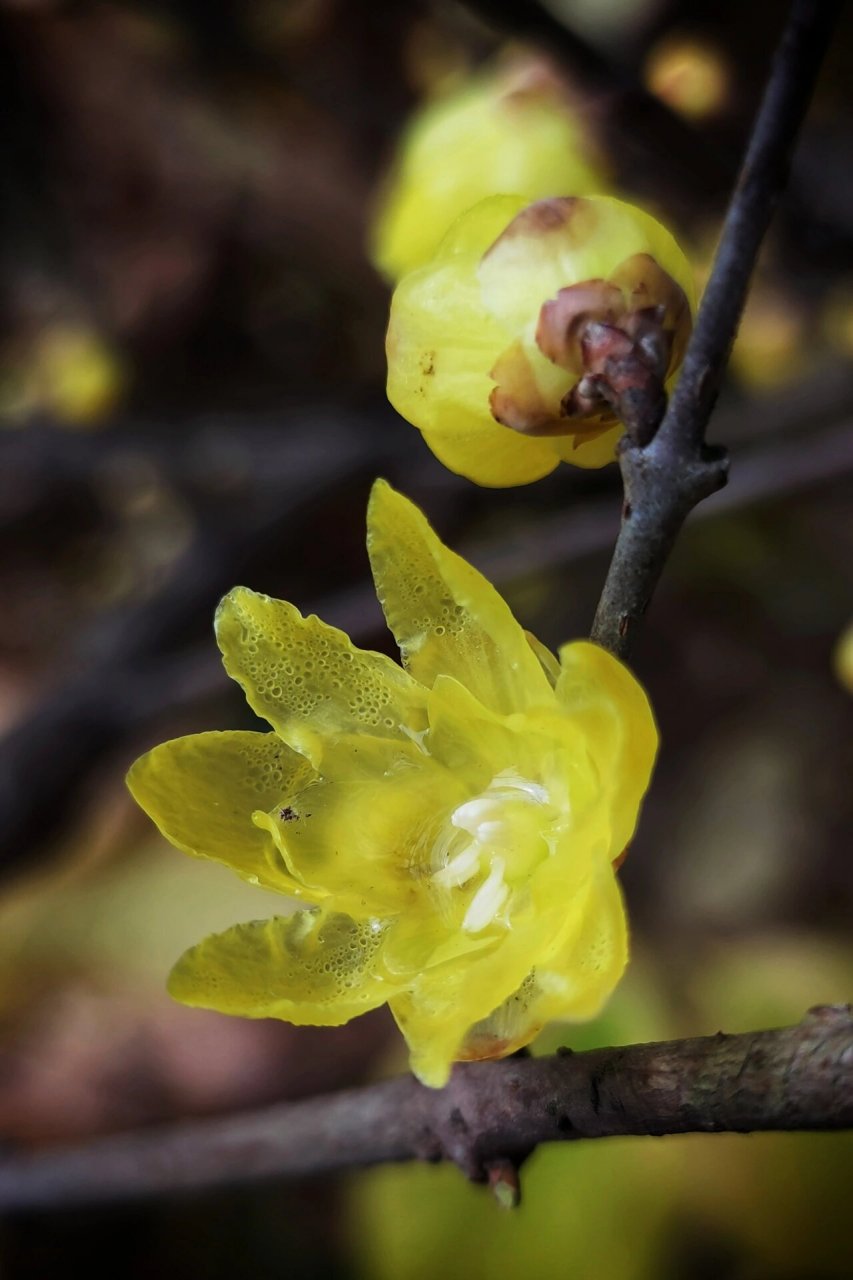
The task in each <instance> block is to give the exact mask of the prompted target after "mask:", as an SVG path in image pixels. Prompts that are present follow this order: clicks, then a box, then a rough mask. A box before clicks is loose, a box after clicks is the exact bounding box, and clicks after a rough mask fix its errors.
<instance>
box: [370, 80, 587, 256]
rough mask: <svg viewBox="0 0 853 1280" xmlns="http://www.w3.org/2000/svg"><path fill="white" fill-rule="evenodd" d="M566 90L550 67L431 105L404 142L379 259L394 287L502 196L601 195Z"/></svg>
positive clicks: (390, 186)
mask: <svg viewBox="0 0 853 1280" xmlns="http://www.w3.org/2000/svg"><path fill="white" fill-rule="evenodd" d="M588 152H589V147H588V144H587V145H585V140H584V137H583V135H582V133H581V130H580V128H579V125H578V123H577V121H576V120H575V117H574V113H573V111H572V108H571V105H570V103H569V102H568V100H567V95H566V91H565V88H564V86H563V85H562V83H561V82H560V81H559V80H558V79H557V77H556V76H555V75H554V74H553V73H552V72H550V70H549V69H548V67H547V64H545V63H543V62H541V61H534V60H525V61H523V62H517V61H516V62H514V63H511V64H509V65H508V66H506V65H505V66H502V67H499V68H497V69H491V70H488V71H487V72H485V73H484V74H482V75H479V76H476V77H474V78H473V79H471V80H470V81H469V82H468V83H467V84H466V85H465V87H464V88H462V89H461V90H458V91H457V92H456V93H453V94H451V95H450V96H448V97H443V98H440V99H439V100H438V101H436V102H433V103H430V104H429V105H427V106H425V107H424V108H423V109H422V110H421V111H420V112H419V113H418V114H417V115H416V116H415V117H414V119H413V121H412V123H411V124H410V126H409V128H408V130H407V131H406V133H405V136H404V137H403V139H402V142H401V144H400V148H399V153H398V157H397V160H396V164H395V166H394V169H393V172H392V174H391V176H390V178H389V179H388V181H387V183H386V187H385V191H384V193H383V198H382V201H381V205H380V209H379V212H378V214H377V217H376V220H375V224H374V228H373V243H372V251H371V256H372V257H373V260H374V261H375V263H376V265H377V267H378V268H379V269H380V271H382V273H383V274H384V275H386V276H387V277H388V278H389V279H391V280H398V279H399V278H400V277H401V276H403V275H405V273H406V272H408V271H412V270H414V268H415V267H419V266H421V265H422V264H423V263H424V262H427V261H428V260H429V259H430V258H431V257H432V255H433V253H434V252H435V250H436V249H437V248H438V245H439V243H440V241H441V238H442V236H443V235H444V233H445V232H446V231H447V228H448V227H449V226H450V224H451V223H452V222H453V221H454V220H455V219H456V218H457V217H458V216H459V214H460V213H464V212H465V210H466V209H470V208H471V206H472V205H475V204H477V203H478V202H479V201H480V200H484V199H485V198H486V197H487V196H491V195H494V194H495V193H496V192H513V193H514V192H519V193H520V194H521V195H524V196H526V197H527V198H528V199H529V200H533V199H536V198H537V197H539V196H547V195H552V194H553V193H554V192H555V191H574V192H575V193H576V194H578V195H583V194H584V193H586V192H587V191H602V190H604V189H606V187H607V185H608V184H607V180H606V178H605V176H604V174H603V173H602V172H601V170H600V169H599V167H598V166H597V165H596V164H595V163H594V162H593V160H592V159H591V157H590V155H589V154H588Z"/></svg>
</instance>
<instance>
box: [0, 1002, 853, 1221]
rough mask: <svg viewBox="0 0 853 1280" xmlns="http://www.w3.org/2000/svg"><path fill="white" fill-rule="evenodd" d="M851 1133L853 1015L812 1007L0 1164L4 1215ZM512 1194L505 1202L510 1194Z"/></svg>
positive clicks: (480, 1172)
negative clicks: (656, 1146) (613, 1144)
mask: <svg viewBox="0 0 853 1280" xmlns="http://www.w3.org/2000/svg"><path fill="white" fill-rule="evenodd" d="M850 1126H853V1013H851V1008H850V1006H847V1005H843V1006H824V1007H820V1008H817V1009H812V1010H811V1011H810V1012H809V1013H808V1014H807V1015H806V1017H805V1018H804V1019H803V1021H802V1022H801V1023H799V1024H798V1025H797V1026H795V1027H788V1028H786V1029H785V1030H782V1031H756V1032H749V1033H747V1034H743V1035H734V1036H728V1035H723V1034H722V1032H720V1033H719V1034H718V1035H716V1036H707V1037H703V1038H701V1039H694V1040H673V1041H669V1042H665V1043H661V1044H643V1045H631V1046H628V1047H626V1048H619V1049H596V1050H594V1051H592V1052H590V1053H578V1054H572V1053H570V1052H568V1051H566V1052H564V1053H558V1054H557V1055H556V1056H555V1057H551V1058H510V1059H507V1060H505V1061H504V1062H478V1063H466V1064H463V1065H459V1066H457V1067H456V1068H455V1069H454V1072H453V1076H452V1078H451V1081H450V1084H449V1085H448V1086H447V1088H446V1089H441V1090H432V1089H426V1088H424V1087H423V1086H422V1085H420V1084H418V1083H417V1081H416V1080H414V1079H413V1078H412V1077H411V1076H403V1077H400V1078H399V1079H394V1080H387V1081H384V1082H382V1083H380V1084H375V1085H369V1086H367V1087H366V1088H362V1089H350V1090H346V1091H344V1092H342V1093H337V1094H332V1095H330V1096H327V1097H321V1098H311V1099H309V1100H307V1101H305V1102H297V1103H290V1104H285V1105H280V1106H275V1107H268V1108H265V1109H264V1110H262V1111H256V1112H253V1113H246V1114H242V1115H234V1116H226V1117H223V1118H218V1119H214V1120H206V1121H196V1122H193V1123H189V1124H183V1125H175V1126H173V1127H171V1128H169V1129H165V1130H156V1129H151V1130H146V1131H144V1132H139V1133H129V1134H124V1135H116V1136H114V1137H109V1138H100V1139H96V1140H95V1141H93V1142H90V1143H88V1144H86V1145H85V1146H81V1147H77V1148H72V1149H69V1150H65V1151H55V1152H49V1153H42V1154H36V1155H30V1156H15V1157H12V1158H11V1159H8V1160H7V1161H6V1162H5V1163H3V1164H0V1210H3V1211H6V1212H8V1211H9V1210H21V1209H33V1208H43V1207H47V1206H58V1205H62V1206H67V1205H71V1204H81V1203H94V1202H99V1203H103V1202H107V1201H117V1200H125V1199H130V1198H138V1197H141V1196H148V1195H154V1194H168V1193H174V1192H177V1191H188V1190H198V1189H200V1188H205V1187H217V1186H226V1185H233V1184H236V1183H245V1182H252V1181H255V1180H257V1179H261V1178H281V1177H285V1176H287V1177H294V1176H306V1175H309V1174H320V1173H329V1172H332V1171H337V1170H342V1169H352V1168H361V1167H365V1166H367V1165H375V1164H380V1163H386V1162H391V1161H404V1160H418V1159H419V1160H428V1161H438V1160H452V1161H453V1162H454V1163H456V1164H457V1165H458V1166H459V1167H460V1168H461V1169H462V1170H463V1172H464V1173H465V1174H466V1175H467V1176H468V1177H469V1178H471V1179H472V1180H474V1181H478V1182H486V1181H491V1182H494V1181H496V1180H498V1181H500V1180H502V1181H503V1182H504V1183H506V1184H507V1185H508V1186H509V1189H510V1190H511V1178H510V1177H509V1176H508V1171H509V1167H510V1166H512V1167H514V1168H517V1167H518V1165H519V1164H520V1163H521V1162H522V1161H523V1160H524V1159H525V1158H526V1157H527V1156H528V1155H529V1154H530V1152H531V1151H532V1150H533V1149H534V1148H535V1147H537V1146H538V1145H539V1144H540V1143H543V1142H560V1141H566V1140H574V1139H580V1138H608V1137H617V1136H624V1135H626V1134H653V1135H662V1134H675V1133H722V1132H735V1133H746V1132H752V1131H757V1130H765V1131H769V1130H789V1131H790V1130H803V1129H841V1128H845V1127H850ZM514 1198H515V1197H514V1196H510V1195H505V1196H504V1197H503V1199H504V1200H505V1201H506V1202H509V1201H510V1200H512V1199H514Z"/></svg>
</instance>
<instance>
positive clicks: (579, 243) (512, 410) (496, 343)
mask: <svg viewBox="0 0 853 1280" xmlns="http://www.w3.org/2000/svg"><path fill="white" fill-rule="evenodd" d="M693 308H694V289H693V275H692V271H691V268H690V264H689V263H688V261H687V259H686V258H685V256H684V254H683V253H682V252H681V250H680V249H679V247H678V245H677V244H676V242H675V240H674V239H673V237H672V236H671V235H670V233H669V232H668V231H667V230H666V229H665V228H664V227H662V226H661V225H660V223H659V222H656V221H655V219H654V218H652V217H651V216H650V215H649V214H647V213H644V212H643V211H642V210H641V209H636V208H634V207H633V206H632V205H628V204H625V203H623V202H622V201H621V200H615V199H612V198H611V197H609V196H589V197H585V198H575V197H561V198H552V199H547V200H539V201H537V202H535V203H534V204H530V205H528V204H527V202H526V201H525V199H524V198H523V197H521V196H494V197H492V198H491V199H488V200H483V201H481V203H480V204H478V205H476V206H475V207H474V208H473V209H470V210H469V211H468V212H467V213H465V214H463V215H462V217H461V218H459V219H458V220H457V221H456V222H455V223H454V225H453V227H451V229H450V231H449V232H448V233H447V235H446V237H445V238H444V240H443V241H442V244H441V247H440V249H439V251H438V253H437V254H436V256H435V257H434V258H433V259H432V261H431V262H430V263H428V264H427V265H426V266H425V267H422V268H421V269H420V270H419V271H414V272H412V273H411V274H410V275H408V276H406V277H405V279H403V280H402V281H401V282H400V284H399V285H398V286H397V289H396V290H395V292H394V296H393V299H392V302H391V318H390V322H389V326H388V338H387V354H388V398H389V400H390V401H391V403H392V405H393V406H394V408H395V409H397V411H398V412H399V413H400V414H402V416H403V417H404V418H406V419H408V421H409V422H411V423H413V424H414V426H416V427H418V428H419V429H420V430H421V431H422V432H423V435H424V439H425V440H426V442H427V444H428V445H429V447H430V448H431V449H432V451H433V452H434V453H435V454H436V455H437V456H438V458H440V460H441V461H442V462H443V463H444V464H445V465H446V466H448V467H449V468H450V469H451V471H457V472H459V473H460V474H461V475H463V476H467V477H468V478H469V479H470V480H474V481H476V482H477V483H478V484H483V485H516V484H528V483H529V482H530V481H532V480H538V479H539V478H540V477H541V476H544V475H547V474H548V473H549V472H550V471H553V470H554V468H555V467H556V466H557V464H558V463H559V462H560V460H561V459H562V460H563V461H565V462H572V463H574V464H575V465H577V466H580V467H601V466H603V465H604V464H605V463H607V462H611V461H612V460H613V459H614V458H615V456H616V445H617V442H618V440H619V436H620V434H621V428H620V426H619V424H618V420H617V416H616V413H615V412H614V410H613V408H612V403H613V395H614V391H616V390H618V391H619V392H620V394H621V395H623V396H625V392H626V389H627V390H628V391H629V392H630V389H631V387H632V386H634V385H635V384H637V374H638V372H639V373H640V374H641V375H642V377H643V378H646V379H649V380H651V381H652V382H654V384H655V385H657V386H658V387H659V388H660V390H661V394H662V391H663V388H664V386H665V385H669V383H671V381H672V379H673V377H674V375H675V374H676V372H677V370H678V368H679V366H680V364H681V361H682V358H683V355H684V348H685V346H686V343H687V338H688V337H689V335H690V328H691V323H692V321H691V315H692V311H693ZM624 402H625V401H623V403H624Z"/></svg>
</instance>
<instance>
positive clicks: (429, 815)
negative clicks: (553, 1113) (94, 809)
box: [129, 481, 657, 1086]
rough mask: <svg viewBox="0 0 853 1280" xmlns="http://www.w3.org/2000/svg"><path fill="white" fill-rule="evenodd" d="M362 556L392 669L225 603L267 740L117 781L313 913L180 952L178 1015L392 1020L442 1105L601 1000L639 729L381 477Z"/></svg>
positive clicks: (597, 656)
mask: <svg viewBox="0 0 853 1280" xmlns="http://www.w3.org/2000/svg"><path fill="white" fill-rule="evenodd" d="M368 549H369V552H370V558H371V564H372V567H373V574H374V577H375V580H376V586H377V591H378V594H379V599H380V601H381V603H382V606H383V609H384V611H385V615H386V618H387V620H388V624H389V626H390V628H391V630H392V631H393V632H394V635H395V636H396V638H397V641H398V643H399V645H400V649H401V651H402V655H403V661H404V664H405V668H403V667H400V666H398V665H397V664H396V663H395V662H393V661H392V660H391V659H390V658H387V657H385V656H384V655H382V654H379V653H371V652H364V651H362V650H359V649H356V648H355V647H354V646H353V644H352V643H351V641H350V640H349V638H348V637H347V636H346V635H344V634H343V633H342V632H340V631H338V630H336V629H335V628H333V627H329V626H326V625H325V624H324V623H322V622H321V621H319V619H317V618H316V617H308V618H304V617H303V616H302V615H301V614H300V613H299V612H298V610H297V609H295V608H294V606H293V605H291V604H286V603H284V602H282V601H278V600H272V599H270V598H269V597H268V596H263V595H257V594H255V593H254V592H252V591H249V590H247V589H246V588H244V587H238V588H236V589H235V590H234V591H232V592H231V593H230V594H229V595H228V596H226V597H225V599H224V600H223V602H222V604H221V606H220V609H219V612H218V614H217V620H216V631H217V636H218V640H219V644H220V647H221V649H222V652H223V655H224V659H225V666H226V669H227V670H228V672H229V674H230V675H231V676H233V677H234V678H235V679H236V680H238V681H239V683H240V684H241V685H242V686H243V688H244V690H245V692H246V696H247V698H248V700H249V703H250V704H251V706H252V707H253V709H254V710H255V711H256V712H257V713H258V714H259V715H261V716H263V717H264V718H265V719H267V720H268V721H269V723H270V724H271V725H272V728H273V732H272V733H251V732H229V733H202V734H198V735H195V736H192V737H187V738H178V739H177V740H175V741H173V742H167V743H164V744H163V745H162V746H159V747H155V749H154V750H153V751H151V752H149V753H148V755H146V756H143V757H142V759H141V760H138V761H137V762H136V764H135V765H134V766H133V768H132V769H131V771H130V775H129V785H130V788H131V791H132V792H133V794H134V796H135V797H136V799H137V801H138V802H139V803H140V804H141V805H142V807H143V808H144V809H145V810H146V812H147V813H149V814H150V815H151V817H152V818H153V819H154V821H155V822H156V823H157V825H158V826H159V827H160V830H161V831H162V832H163V834H164V835H165V836H166V837H167V838H168V839H169V840H171V841H172V843H173V844H175V845H177V846H178V848H180V849H183V850H184V851H185V852H187V853H191V854H195V855H196V856H198V857H203V858H212V859H215V860H216V861H219V862H224V863H226V864H227V865H228V866H230V867H231V868H232V869H233V870H234V871H236V872H237V873H238V874H239V875H241V876H243V877H244V878H245V879H247V880H249V881H251V882H253V883H256V884H259V885H263V886H264V887H265V888H268V889H277V890H279V891H280V892H281V893H283V894H286V895H290V896H292V897H296V898H299V899H302V900H303V902H304V903H305V904H306V909H305V910H301V911H298V912H296V914H293V915H288V916H283V917H280V918H275V919H272V920H266V921H259V922H256V923H253V924H246V925H237V926H236V927H235V928H233V929H230V930H228V931H227V932H226V933H223V934H219V935H216V936H214V937H211V938H208V939H206V940H205V941H204V942H202V943H200V944H199V945H198V946H196V947H194V948H193V949H192V950H190V951H188V952H187V953H186V954H185V955H184V956H183V957H182V958H181V959H180V960H179V961H178V963H177V965H176V966H175V968H174V970H173V972H172V975H171V979H170V990H171V992H172V994H173V995H174V996H176V997H177V999H179V1000H182V1001H184V1002H185V1003H187V1004H191V1005H200V1006H203V1007H205V1008H212V1009H218V1010H221V1011H222V1012H224V1013H232V1014H239V1015H242V1016H244V1017H255V1018H260V1017H270V1018H283V1019H286V1020H287V1021H290V1022H294V1023H297V1024H305V1023H310V1024H315V1025H325V1026H333V1025H337V1024H340V1023H342V1022H346V1021H348V1020H349V1019H350V1018H352V1017H354V1016H355V1015H356V1014H359V1013H363V1012H365V1011H366V1010H368V1009H372V1008H374V1007H376V1006H377V1005H381V1004H383V1003H384V1002H386V1001H387V1002H388V1004H389V1006H390V1008H391V1011H392V1013H393V1015H394V1017H395V1018H396V1020H397V1023H398V1024H399V1026H400V1029H401V1030H402V1032H403V1035H404V1036H405V1038H406V1040H407V1042H408V1045H409V1049H410V1055H411V1064H412V1068H413V1070H414V1071H415V1073H416V1074H417V1075H418V1076H419V1077H420V1079H421V1080H423V1081H424V1082H425V1083H426V1084H429V1085H434V1086H441V1085H443V1084H444V1083H445V1082H446V1080H447V1078H448V1074H449V1071H450V1067H451V1064H452V1063H453V1062H454V1061H455V1060H458V1059H465V1058H487V1057H501V1056H503V1055H505V1054H507V1053H510V1052H512V1051H513V1050H514V1049H517V1048H519V1047H520V1046H522V1045H524V1044H527V1043H528V1042H529V1041H530V1040H531V1039H532V1038H533V1037H534V1036H535V1035H536V1033H537V1031H538V1030H539V1029H540V1028H541V1027H542V1026H543V1025H544V1023H546V1022H548V1021H550V1020H552V1019H569V1020H571V1019H586V1018H590V1017H592V1016H593V1015H595V1014H596V1013H597V1012H598V1010H599V1009H600V1008H601V1006H602V1004H603V1003H604V1001H605V1000H606V999H607V997H608V996H609V995H610V993H611V991H612V990H613V988H614V986H615V985H616V983H617V982H618V980H619V977H620V976H621V974H622V971H623V969H624V966H625V962H626V957H627V934H626V923H625V913H624V908H623V905H622V899H621V896H620V892H619V887H618V884H617V880H616V872H615V867H614V862H615V861H616V860H618V859H619V857H620V856H621V855H622V853H623V851H624V849H625V847H626V845H627V843H628V841H629V840H630V839H631V836H632V833H633V830H634V826H635V823H636V820H637V813H638V810H639V805H640V801H641V799H642V796H643V793H644V792H645V789H646V786H647V784H648V780H649V775H650V772H651V768H652V763H653V759H654V755H655V750H656V745H657V735H656V731H655V726H654V721H653V719H652V714H651V711H650V709H649V705H648V702H647V699H646V697H645V694H644V693H643V691H642V689H641V688H640V686H639V685H638V684H637V682H636V680H635V679H634V677H633V676H632V675H631V674H630V672H629V671H628V670H627V669H626V668H625V667H624V666H622V664H621V663H620V662H618V661H617V660H616V659H615V658H613V657H611V656H610V655H609V654H608V653H606V652H605V651H604V650H602V649H599V648H597V647H596V646H595V645H593V644H589V643H587V642H585V641H578V642H575V643H573V644H567V645H565V646H564V647H563V648H562V650H561V651H560V656H559V661H558V659H557V658H556V657H555V656H554V655H553V654H552V653H550V652H549V651H548V650H547V649H546V648H545V647H544V646H543V645H541V644H540V643H539V642H538V641H537V640H535V639H534V638H533V637H532V636H530V635H529V634H528V633H527V632H525V631H523V630H522V628H521V627H520V625H519V624H518V622H516V620H515V619H514V618H513V616H512V614H511V612H510V610H509V608H508V607H507V605H506V604H505V602H504V601H503V600H502V599H501V597H500V596H499V595H498V593H497V592H496V591H495V589H494V588H493V587H492V586H491V585H490V584H489V583H488V582H487V581H486V580H485V578H483V577H482V576H481V575H480V574H479V573H478V572H477V571H476V570H475V569H474V568H472V566H471V565H469V564H467V563H466V562H465V561H464V560H462V559H461V558H460V557H459V556H457V555H455V554H454V553H453V552H452V551H450V550H448V549H447V548H446V547H445V546H444V545H443V544H442V543H441V542H440V541H439V539H438V538H437V537H436V535H435V533H434V532H433V531H432V529H431V528H430V526H429V525H428V524H427V522H426V520H425V518H424V517H423V515H422V514H421V512H420V511H418V509H417V508H416V507H414V506H413V505H412V504H411V503H410V502H409V501H408V500H407V499H405V498H403V497H402V496H401V495H400V494H398V493H396V492H394V490H393V489H391V488H390V487H389V486H388V485H387V484H385V483H384V482H383V481H379V482H377V484H376V485H375V487H374V490H373V494H372V497H371V502H370V508H369V513H368Z"/></svg>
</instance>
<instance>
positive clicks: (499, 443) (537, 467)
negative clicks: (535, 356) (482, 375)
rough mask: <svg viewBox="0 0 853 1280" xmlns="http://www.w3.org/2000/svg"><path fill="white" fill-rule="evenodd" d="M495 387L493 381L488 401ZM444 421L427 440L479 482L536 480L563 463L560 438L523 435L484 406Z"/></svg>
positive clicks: (501, 485)
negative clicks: (559, 444)
mask: <svg viewBox="0 0 853 1280" xmlns="http://www.w3.org/2000/svg"><path fill="white" fill-rule="evenodd" d="M491 389H492V384H491V383H490V384H489V386H488V387H487V388H486V391H485V396H486V403H488V397H489V394H490V393H491ZM444 421H445V424H446V426H445V427H442V428H436V429H435V430H425V431H424V433H423V436H424V440H426V442H427V444H428V445H429V447H430V449H431V450H432V451H433V453H434V454H435V456H436V457H437V458H438V460H439V462H443V463H444V465H445V466H446V467H447V468H448V470H450V471H454V472H455V473H456V474H457V475H460V476H465V478H466V480H473V481H474V483H475V484H481V485H483V486H484V487H486V488H492V489H506V488H511V487H512V486H513V485H522V484H532V483H533V482H534V481H535V480H541V479H542V477H543V476H547V475H550V474H551V472H552V471H553V470H554V469H555V467H557V466H558V465H559V462H560V455H559V453H558V451H557V449H556V447H555V446H556V444H557V443H558V442H557V440H556V439H555V440H545V439H542V440H539V439H537V438H535V437H534V436H523V435H519V433H518V432H517V431H511V430H510V428H509V427H504V426H501V424H500V423H499V422H495V420H494V419H493V418H492V417H491V416H490V415H489V414H487V413H484V412H482V410H481V412H480V413H478V414H476V415H475V414H473V413H472V414H467V415H463V414H461V413H458V412H455V411H454V412H453V413H452V414H448V415H447V416H446V418H445V419H444ZM573 460H574V459H573ZM608 461H612V459H608Z"/></svg>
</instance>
